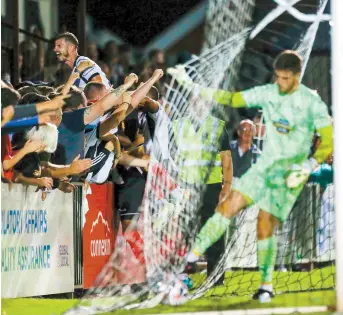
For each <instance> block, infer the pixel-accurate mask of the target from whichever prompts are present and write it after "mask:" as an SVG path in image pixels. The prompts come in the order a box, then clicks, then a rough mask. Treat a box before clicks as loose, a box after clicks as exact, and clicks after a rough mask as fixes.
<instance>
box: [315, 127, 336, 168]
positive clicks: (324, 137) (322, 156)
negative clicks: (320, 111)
mask: <svg viewBox="0 0 343 315" xmlns="http://www.w3.org/2000/svg"><path fill="white" fill-rule="evenodd" d="M317 132H318V133H319V135H320V140H321V141H320V144H319V146H318V148H317V150H316V151H315V152H314V154H313V158H314V159H315V160H316V161H317V162H318V164H321V163H323V162H324V161H325V160H326V159H327V158H328V157H329V156H330V155H331V154H332V151H333V137H332V134H333V128H332V125H331V124H330V125H328V126H326V127H323V128H319V129H318V130H317Z"/></svg>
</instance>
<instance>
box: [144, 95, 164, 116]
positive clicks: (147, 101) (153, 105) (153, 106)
mask: <svg viewBox="0 0 343 315" xmlns="http://www.w3.org/2000/svg"><path fill="white" fill-rule="evenodd" d="M140 105H141V106H142V108H143V110H144V111H146V112H148V113H151V114H155V113H157V112H158V110H159V108H160V105H159V103H158V102H157V101H155V100H153V99H152V98H150V97H148V96H146V97H145V98H144V99H143V101H142V102H141V104H140Z"/></svg>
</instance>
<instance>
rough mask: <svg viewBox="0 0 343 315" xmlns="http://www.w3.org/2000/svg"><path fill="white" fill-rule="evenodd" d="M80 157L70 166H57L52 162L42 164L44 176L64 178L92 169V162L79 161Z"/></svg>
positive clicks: (87, 160) (89, 160) (86, 160)
mask: <svg viewBox="0 0 343 315" xmlns="http://www.w3.org/2000/svg"><path fill="white" fill-rule="evenodd" d="M79 157H80V156H77V157H76V158H75V159H74V161H73V162H72V163H71V164H70V165H56V164H52V163H50V162H41V166H43V167H44V169H43V170H42V174H44V175H45V176H49V177H64V176H69V175H77V174H80V173H83V172H84V171H86V170H88V169H89V168H90V167H91V165H92V160H91V159H83V160H79Z"/></svg>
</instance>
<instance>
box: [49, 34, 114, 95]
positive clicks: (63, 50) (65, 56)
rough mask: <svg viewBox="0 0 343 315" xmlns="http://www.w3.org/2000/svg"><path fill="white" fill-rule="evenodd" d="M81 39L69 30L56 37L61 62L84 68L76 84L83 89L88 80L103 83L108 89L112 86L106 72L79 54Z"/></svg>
mask: <svg viewBox="0 0 343 315" xmlns="http://www.w3.org/2000/svg"><path fill="white" fill-rule="evenodd" d="M78 46H79V41H78V40H77V37H76V36H75V35H74V34H72V33H69V32H66V33H62V34H60V35H58V36H57V37H56V39H55V48H54V52H55V54H56V57H57V59H58V60H59V61H60V62H63V63H65V64H67V65H68V66H69V67H70V68H73V69H75V70H76V71H77V69H80V68H83V69H84V70H83V71H81V72H80V77H79V78H78V79H77V80H76V81H75V83H74V85H75V86H77V87H78V88H80V89H83V88H84V87H85V86H86V84H87V83H88V82H91V81H95V82H101V83H103V84H104V85H105V86H106V88H107V89H109V88H110V87H111V85H110V82H109V81H108V79H107V78H106V75H105V73H104V72H103V71H102V70H101V68H100V67H99V66H98V65H97V64H96V63H95V62H93V61H92V60H90V59H89V58H87V57H84V56H80V55H79V54H78Z"/></svg>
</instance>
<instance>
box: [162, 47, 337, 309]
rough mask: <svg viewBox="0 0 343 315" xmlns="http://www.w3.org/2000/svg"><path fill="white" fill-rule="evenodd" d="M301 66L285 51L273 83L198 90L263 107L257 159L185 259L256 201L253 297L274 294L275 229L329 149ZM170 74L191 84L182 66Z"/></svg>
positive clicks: (328, 129) (191, 259) (320, 110)
mask: <svg viewBox="0 0 343 315" xmlns="http://www.w3.org/2000/svg"><path fill="white" fill-rule="evenodd" d="M301 68H302V58H301V57H300V56H299V55H298V54H297V53H296V52H295V51H291V50H286V51H283V52H282V53H281V54H280V55H279V56H278V57H277V58H276V60H275V62H274V71H275V77H276V82H275V84H266V85H262V86H258V87H255V88H252V89H249V90H246V91H242V92H238V93H230V92H227V91H223V90H214V89H210V88H203V89H201V95H202V97H204V98H205V99H208V100H215V101H216V102H218V103H221V104H224V105H229V106H232V107H235V108H239V107H245V106H246V107H260V108H262V110H263V113H264V119H265V124H266V134H267V138H266V140H265V143H264V150H263V153H262V155H261V157H260V159H259V160H258V161H257V163H256V164H254V165H253V166H252V167H251V168H250V169H249V170H248V171H247V172H246V173H245V174H244V175H243V176H242V177H241V178H240V179H239V180H238V181H237V182H236V183H234V184H233V187H232V190H231V192H230V193H229V194H228V196H226V197H225V198H223V200H222V202H220V203H219V205H218V207H217V212H216V213H215V214H214V215H213V216H212V217H211V218H210V219H209V220H208V221H207V222H206V224H205V225H204V227H203V228H202V229H201V231H200V232H199V234H198V236H197V238H196V241H195V244H194V247H193V249H192V251H191V252H190V253H189V254H188V256H187V262H188V264H194V263H195V262H196V261H197V260H198V259H199V257H200V256H201V255H202V254H203V253H204V252H205V251H206V250H207V248H208V247H210V246H211V245H212V244H214V243H215V242H216V241H217V240H218V239H219V238H220V237H221V236H222V235H223V233H224V232H225V230H226V229H227V228H228V227H229V225H230V222H231V219H232V217H233V216H235V215H237V214H238V213H239V212H240V211H241V210H242V209H245V208H246V207H248V206H250V205H251V204H257V205H258V206H259V209H260V211H259V215H258V220H257V239H258V241H257V251H258V265H259V270H260V274H261V286H260V288H259V290H258V291H257V292H256V293H255V294H254V296H253V298H254V299H259V300H260V301H261V302H268V301H270V299H271V298H272V297H273V288H272V278H273V270H274V265H275V259H276V254H277V244H276V238H275V236H274V230H275V228H276V227H277V226H278V224H279V223H280V222H283V221H285V219H286V218H287V216H288V214H289V212H290V210H291V209H292V207H293V205H294V203H295V201H296V199H297V197H298V195H299V193H300V192H301V190H302V188H303V186H304V184H305V183H306V181H307V179H308V176H309V175H310V173H311V172H312V170H314V169H315V168H316V167H317V166H318V164H320V163H322V162H323V161H325V159H326V158H327V157H328V156H329V155H330V154H331V152H332V124H331V121H330V118H329V115H328V110H327V106H326V104H325V103H324V102H323V101H322V100H321V99H320V97H319V96H318V95H317V93H316V92H314V91H312V90H310V89H309V88H307V87H306V86H304V85H302V84H300V82H299V79H300V74H301ZM169 73H171V74H173V75H175V78H176V79H177V80H178V81H179V82H180V83H181V84H183V85H184V86H186V87H187V86H188V87H194V83H193V82H192V81H191V79H190V78H189V77H188V75H187V74H186V73H185V71H184V69H182V68H178V69H171V71H169ZM314 130H316V131H317V132H318V133H319V134H320V136H321V144H320V145H319V147H318V148H317V150H316V151H315V152H314V154H313V156H312V157H311V158H310V159H308V154H309V150H310V145H311V141H312V136H313V133H314ZM188 267H189V266H188ZM188 269H191V268H188Z"/></svg>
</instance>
